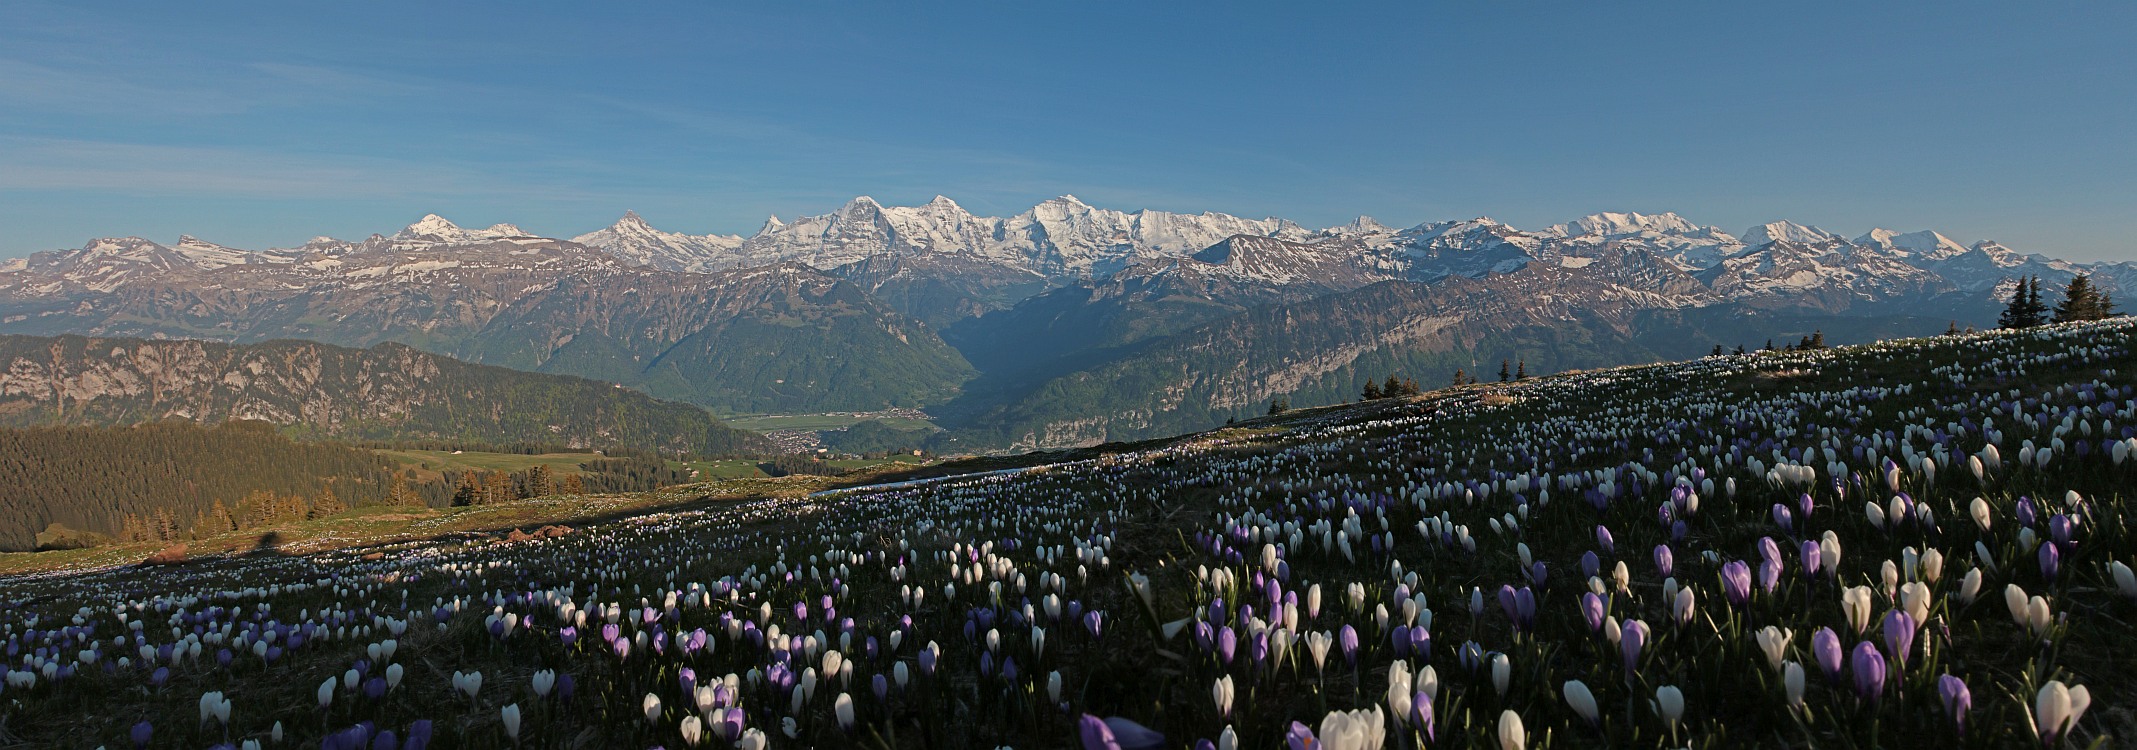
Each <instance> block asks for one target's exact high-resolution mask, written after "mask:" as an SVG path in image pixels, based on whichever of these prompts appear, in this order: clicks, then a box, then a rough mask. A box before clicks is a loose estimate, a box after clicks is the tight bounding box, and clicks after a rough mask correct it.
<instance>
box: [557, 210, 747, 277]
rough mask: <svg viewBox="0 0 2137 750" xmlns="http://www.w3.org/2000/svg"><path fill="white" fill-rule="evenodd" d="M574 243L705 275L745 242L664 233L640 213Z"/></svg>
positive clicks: (641, 262)
mask: <svg viewBox="0 0 2137 750" xmlns="http://www.w3.org/2000/svg"><path fill="white" fill-rule="evenodd" d="M571 241H573V242H576V243H579V244H581V245H587V246H589V247H596V248H600V249H601V250H603V251H605V252H607V253H608V254H610V255H613V256H616V257H617V258H618V259H620V260H622V261H624V262H626V263H630V264H632V265H638V266H650V267H653V268H658V269H661V270H664V271H704V270H708V269H712V268H717V267H721V266H722V265H723V264H724V263H725V262H726V261H728V260H729V259H730V256H731V255H732V254H733V252H734V250H735V248H738V247H741V246H742V238H741V237H738V236H735V235H724V234H705V235H692V234H684V233H682V232H663V231H661V230H658V229H654V228H653V225H651V224H648V223H646V220H645V217H642V216H639V215H638V212H637V211H625V212H623V218H620V219H617V220H616V223H614V224H611V225H609V226H608V228H606V229H602V230H600V231H596V232H588V233H586V234H582V235H579V236H577V237H573V238H572V239H571Z"/></svg>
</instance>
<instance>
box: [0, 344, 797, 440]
mask: <svg viewBox="0 0 2137 750" xmlns="http://www.w3.org/2000/svg"><path fill="white" fill-rule="evenodd" d="M166 419H183V420H187V421H193V422H201V423H211V424H212V423H216V422H222V421H226V420H233V419H253V420H261V421H265V422H271V423H273V424H275V425H278V426H281V427H285V428H290V429H291V430H292V431H293V432H295V433H296V434H299V435H300V436H301V435H312V436H320V437H332V438H341V439H357V440H409V439H432V440H461V441H470V442H479V443H489V444H505V443H514V442H529V443H548V444H558V445H567V446H571V447H577V448H595V449H607V448H643V449H660V450H663V451H667V452H670V453H690V454H696V455H764V454H767V453H770V452H772V451H773V447H772V446H771V444H770V443H769V442H768V441H766V440H765V439H764V438H763V437H762V436H759V435H757V434H755V433H751V432H747V431H743V430H737V429H734V428H731V427H728V426H726V425H724V424H721V423H720V422H719V420H717V419H715V418H713V416H712V414H710V413H708V412H706V411H705V410H704V409H701V408H698V407H696V406H691V405H689V404H680V403H674V402H667V401H660V400H657V399H654V398H652V397H649V396H647V395H645V394H643V393H640V392H638V391H634V390H630V389H626V388H620V387H617V386H614V385H612V384H609V383H602V382H599V381H593V380H586V379H582V378H577V377H568V376H559V375H544V374H536V373H528V372H520V371H516V370H509V369H505V368H502V367H489V366H484V365H475V364H469V363H466V362H461V361H459V360H455V359H452V358H450V357H443V356H439V355H435V354H428V353H425V352H421V351H418V350H416V349H413V348H410V347H407V346H403V345H400V344H379V345H377V346H373V347H371V348H369V349H350V348H346V347H339V346H332V345H329V344H321V343H316V342H309V341H269V342H264V343H258V344H226V343H218V342H211V341H192V340H186V341H149V340H142V339H106V338H87V337H82V336H59V337H55V338H44V337H34V336H0V427H27V426H34V425H49V424H68V425H91V426H123V425H135V424H144V423H149V422H155V421H160V420H166Z"/></svg>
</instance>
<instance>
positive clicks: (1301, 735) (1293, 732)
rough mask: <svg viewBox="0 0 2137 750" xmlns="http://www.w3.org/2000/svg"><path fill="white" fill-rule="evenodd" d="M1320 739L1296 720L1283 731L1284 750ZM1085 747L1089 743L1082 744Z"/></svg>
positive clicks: (1315, 744)
mask: <svg viewBox="0 0 2137 750" xmlns="http://www.w3.org/2000/svg"><path fill="white" fill-rule="evenodd" d="M1320 746H1321V741H1320V740H1319V739H1318V738H1316V737H1314V736H1313V730H1312V729H1310V728H1308V727H1307V726H1306V725H1304V724H1300V723H1298V722H1296V721H1294V722H1291V728H1290V729H1288V730H1285V732H1284V750H1318V749H1319V748H1320ZM1084 747H1085V748H1086V749H1088V748H1089V747H1090V745H1085V746H1084Z"/></svg>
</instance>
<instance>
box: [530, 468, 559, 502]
mask: <svg viewBox="0 0 2137 750" xmlns="http://www.w3.org/2000/svg"><path fill="white" fill-rule="evenodd" d="M555 493H556V473H555V470H553V469H550V468H549V466H548V465H546V464H536V465H535V467H534V468H532V469H528V470H527V496H528V497H547V496H549V495H552V494H555Z"/></svg>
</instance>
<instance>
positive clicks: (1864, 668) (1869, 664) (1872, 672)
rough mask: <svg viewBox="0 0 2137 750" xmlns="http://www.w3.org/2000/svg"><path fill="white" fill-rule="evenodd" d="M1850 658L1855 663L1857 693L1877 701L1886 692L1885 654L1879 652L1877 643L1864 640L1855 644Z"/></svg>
mask: <svg viewBox="0 0 2137 750" xmlns="http://www.w3.org/2000/svg"><path fill="white" fill-rule="evenodd" d="M1848 660H1849V661H1852V662H1854V663H1855V692H1856V694H1858V695H1861V696H1862V697H1863V698H1864V699H1866V700H1870V701H1873V702H1874V701H1876V700H1877V699H1878V697H1879V696H1881V695H1883V694H1884V692H1885V655H1884V654H1882V653H1879V652H1878V650H1877V646H1876V644H1873V643H1871V642H1869V641H1863V642H1861V643H1858V644H1855V650H1854V652H1853V653H1850V654H1849V655H1848Z"/></svg>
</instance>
